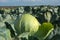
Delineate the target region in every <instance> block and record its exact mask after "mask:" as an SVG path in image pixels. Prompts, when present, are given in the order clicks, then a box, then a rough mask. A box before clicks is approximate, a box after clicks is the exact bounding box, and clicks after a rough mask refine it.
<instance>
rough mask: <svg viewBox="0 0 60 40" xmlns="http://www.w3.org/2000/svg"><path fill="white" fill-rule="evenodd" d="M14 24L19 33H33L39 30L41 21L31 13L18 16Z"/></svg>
mask: <svg viewBox="0 0 60 40" xmlns="http://www.w3.org/2000/svg"><path fill="white" fill-rule="evenodd" d="M14 26H15V29H16V32H17V33H18V34H21V33H24V32H29V34H31V35H32V34H34V33H35V32H37V30H38V28H39V26H40V23H39V22H38V20H37V19H36V18H35V17H34V16H32V15H30V14H23V15H22V17H21V18H18V19H17V20H16V21H15V24H14Z"/></svg>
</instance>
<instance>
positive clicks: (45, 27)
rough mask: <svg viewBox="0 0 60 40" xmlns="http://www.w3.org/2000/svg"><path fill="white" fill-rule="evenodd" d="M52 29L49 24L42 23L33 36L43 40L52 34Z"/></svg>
mask: <svg viewBox="0 0 60 40" xmlns="http://www.w3.org/2000/svg"><path fill="white" fill-rule="evenodd" d="M53 29H54V26H53V25H52V24H51V23H43V24H42V25H41V26H40V27H39V30H38V31H37V32H36V34H35V35H34V36H36V37H38V39H40V40H43V39H45V38H46V37H47V36H48V35H49V34H50V33H51V32H52V30H53Z"/></svg>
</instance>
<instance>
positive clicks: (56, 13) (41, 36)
mask: <svg viewBox="0 0 60 40" xmlns="http://www.w3.org/2000/svg"><path fill="white" fill-rule="evenodd" d="M0 40H60V6H14V7H12V6H11V7H8V6H7V7H6V6H5V7H0Z"/></svg>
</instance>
